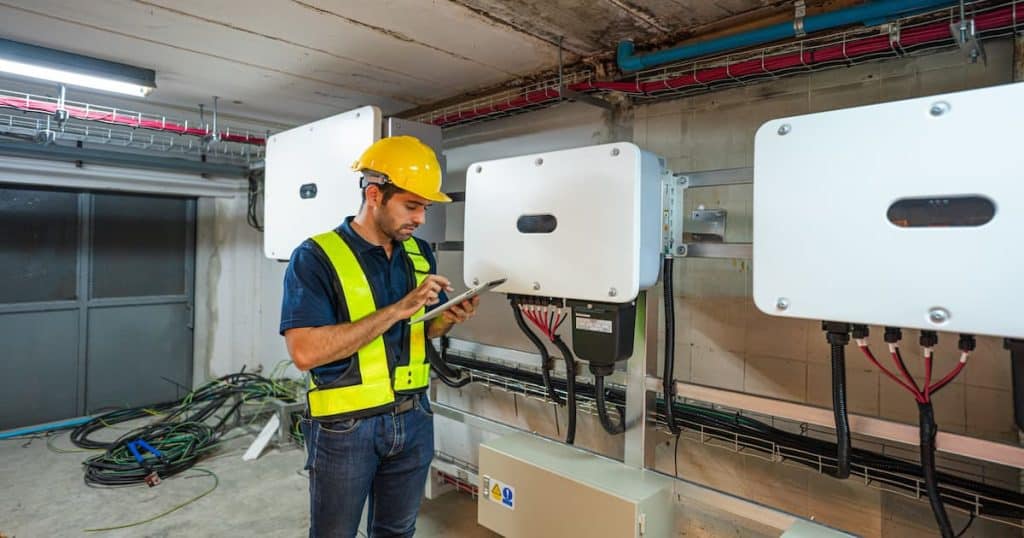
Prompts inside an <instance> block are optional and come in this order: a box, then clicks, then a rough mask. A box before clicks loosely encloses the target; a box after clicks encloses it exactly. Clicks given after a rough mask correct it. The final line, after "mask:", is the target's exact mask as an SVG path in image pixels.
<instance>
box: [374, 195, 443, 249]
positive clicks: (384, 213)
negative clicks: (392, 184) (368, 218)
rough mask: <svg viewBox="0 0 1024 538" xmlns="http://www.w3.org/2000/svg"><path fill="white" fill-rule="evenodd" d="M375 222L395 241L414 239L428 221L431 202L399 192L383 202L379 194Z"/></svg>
mask: <svg viewBox="0 0 1024 538" xmlns="http://www.w3.org/2000/svg"><path fill="white" fill-rule="evenodd" d="M377 196H378V198H377V200H376V201H377V202H378V204H376V205H377V207H376V208H375V209H376V211H374V221H375V222H376V223H377V226H378V227H379V228H380V229H381V231H383V232H384V233H385V234H387V236H388V237H390V238H391V239H392V240H394V241H399V242H401V241H405V240H406V239H409V238H410V237H412V233H413V232H414V231H416V228H418V227H419V226H420V225H421V224H423V223H424V222H425V221H426V217H427V208H428V207H430V201H429V200H427V199H426V198H423V197H421V196H417V195H415V194H413V193H411V192H405V191H402V192H398V193H396V194H395V195H393V196H392V197H391V198H389V199H388V201H387V203H382V202H383V197H382V196H381V195H380V194H379V193H378V195H377Z"/></svg>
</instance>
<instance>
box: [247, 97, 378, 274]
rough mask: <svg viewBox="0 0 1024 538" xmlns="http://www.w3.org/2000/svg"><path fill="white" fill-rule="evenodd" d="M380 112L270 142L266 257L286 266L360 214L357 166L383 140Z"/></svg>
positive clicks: (348, 116) (336, 119) (353, 114)
mask: <svg viewBox="0 0 1024 538" xmlns="http://www.w3.org/2000/svg"><path fill="white" fill-rule="evenodd" d="M381 123H382V122H381V111H380V109H379V108H377V107H374V106H366V107H362V108H357V109H355V110H350V111H348V112H344V113H341V114H338V115H336V116H331V117H329V118H325V119H322V120H319V121H315V122H313V123H309V124H306V125H302V126H300V127H295V128H294V129H289V130H287V131H284V132H281V133H277V134H275V135H273V136H271V137H270V138H269V139H268V140H267V155H266V160H265V162H266V180H265V187H264V188H265V192H266V196H265V198H264V199H265V203H264V215H265V217H264V219H265V221H264V236H263V252H264V255H265V256H266V257H267V258H270V259H275V260H287V259H289V258H290V257H291V254H292V251H293V250H295V247H297V246H299V245H300V244H301V243H302V242H303V241H304V240H306V239H307V238H308V237H311V236H313V235H315V234H318V233H322V232H325V231H328V230H331V229H333V228H335V227H337V226H338V225H339V224H341V221H342V220H343V219H344V218H345V217H346V216H348V215H355V214H356V212H358V211H359V206H360V204H361V201H362V193H361V191H360V189H359V172H355V171H353V170H352V164H353V163H355V162H356V161H357V160H358V159H359V156H360V155H362V153H363V152H364V151H366V148H368V147H370V145H372V144H373V143H374V142H376V141H377V140H378V139H380V136H381Z"/></svg>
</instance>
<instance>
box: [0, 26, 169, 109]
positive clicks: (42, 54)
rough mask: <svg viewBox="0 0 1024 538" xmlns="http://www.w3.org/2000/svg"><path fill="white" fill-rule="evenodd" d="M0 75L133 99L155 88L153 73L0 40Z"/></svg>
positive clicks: (87, 57)
mask: <svg viewBox="0 0 1024 538" xmlns="http://www.w3.org/2000/svg"><path fill="white" fill-rule="evenodd" d="M0 72H2V73H10V74H12V75H18V76H22V77H29V78H35V79H41V80H48V81H51V82H56V83H58V84H66V85H68V86H80V87H83V88H91V89H94V90H102V91H108V92H114V93H120V94H125V95H132V96H135V97H145V96H147V95H149V92H151V91H153V90H154V89H155V88H156V72H154V71H153V70H152V69H142V68H139V67H134V66H131V65H126V64H122V63H117V62H110V61H107V60H100V59H97V58H91V57H89V56H81V55H78V54H72V53H70V52H63V51H59V50H54V49H48V48H45V47H38V46H36V45H28V44H25V43H18V42H17V41H9V40H7V39H0Z"/></svg>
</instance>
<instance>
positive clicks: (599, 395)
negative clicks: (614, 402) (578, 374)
mask: <svg viewBox="0 0 1024 538" xmlns="http://www.w3.org/2000/svg"><path fill="white" fill-rule="evenodd" d="M604 377H605V376H603V375H598V374H594V394H595V400H596V401H597V416H598V418H599V419H600V420H601V426H602V427H603V428H604V431H606V432H608V433H609V434H611V435H618V434H620V433H622V432H624V431H626V417H625V416H624V415H622V414H621V413H620V414H619V423H618V424H615V423H614V422H612V420H611V417H609V416H608V407H607V402H605V390H604Z"/></svg>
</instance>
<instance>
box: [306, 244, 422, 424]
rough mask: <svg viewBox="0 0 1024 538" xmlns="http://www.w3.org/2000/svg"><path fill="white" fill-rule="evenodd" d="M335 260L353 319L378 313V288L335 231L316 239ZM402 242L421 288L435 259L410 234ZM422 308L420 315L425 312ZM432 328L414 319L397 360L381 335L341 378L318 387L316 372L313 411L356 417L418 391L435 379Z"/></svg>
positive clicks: (324, 415)
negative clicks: (430, 360) (392, 360)
mask: <svg viewBox="0 0 1024 538" xmlns="http://www.w3.org/2000/svg"><path fill="white" fill-rule="evenodd" d="M312 239H313V241H314V242H315V243H316V244H317V245H319V247H320V249H321V250H323V252H324V254H326V255H327V258H328V259H329V260H330V262H331V266H332V267H333V268H334V273H335V275H336V276H337V281H338V284H340V287H339V288H336V290H339V291H341V293H340V295H341V297H339V301H340V300H344V304H345V306H347V308H348V318H349V321H352V322H356V321H359V320H360V319H362V318H365V317H366V316H369V315H370V314H372V313H374V312H376V311H377V308H378V306H377V303H376V301H375V300H374V298H373V289H372V288H371V286H370V281H369V279H367V277H366V273H365V272H364V271H363V268H362V265H361V264H360V262H359V258H358V257H357V255H356V253H355V251H354V250H352V247H351V246H349V244H348V243H347V242H346V241H345V239H343V238H342V236H341V235H340V234H338V233H337V232H335V231H331V232H326V233H322V234H319V235H316V236H313V237H312ZM402 245H403V246H404V247H405V252H406V255H407V256H408V258H409V260H410V262H411V263H412V269H413V274H414V275H415V283H416V286H419V285H420V284H422V283H423V281H424V280H425V279H426V278H427V274H428V273H429V272H430V263H429V262H428V261H427V259H426V258H425V257H424V256H423V253H422V252H420V246H419V243H417V242H416V240H415V239H413V238H412V237H410V238H409V239H407V240H405V241H404V242H403V243H402ZM342 297H343V299H342ZM424 310H425V309H424V308H420V310H419V311H418V312H416V314H415V315H414V317H415V316H420V315H422V314H423V313H424ZM425 331H426V329H425V324H424V322H422V321H421V322H419V323H414V324H412V325H410V326H409V330H408V331H407V334H408V338H409V342H408V345H405V346H403V352H402V353H401V355H400V356H399V357H398V360H397V363H396V364H393V365H392V364H391V363H390V361H389V360H388V352H387V347H386V346H385V344H384V335H379V336H377V337H376V338H374V339H373V340H371V341H370V342H369V343H368V344H366V345H365V346H363V347H362V348H360V349H359V351H358V352H357V353H356V355H355V356H354V357H353V358H352V361H353V362H352V364H351V366H350V367H349V368H348V370H347V371H346V372H345V373H344V374H342V375H341V376H339V378H338V379H336V380H334V381H332V382H330V383H327V384H324V385H321V386H317V385H316V383H315V382H314V381H313V376H310V381H309V392H308V393H307V395H306V399H307V402H308V404H309V414H310V416H311V417H313V418H318V419H325V418H331V419H334V418H337V419H341V418H353V417H359V416H369V415H374V414H377V413H379V412H383V411H386V410H388V409H389V408H390V407H391V406H392V405H393V404H394V403H395V394H396V393H397V394H403V393H416V392H421V391H423V390H424V389H426V388H427V386H428V384H429V383H430V365H429V364H428V363H427V362H426V349H427V348H426V346H427V339H426V332H425Z"/></svg>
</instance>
